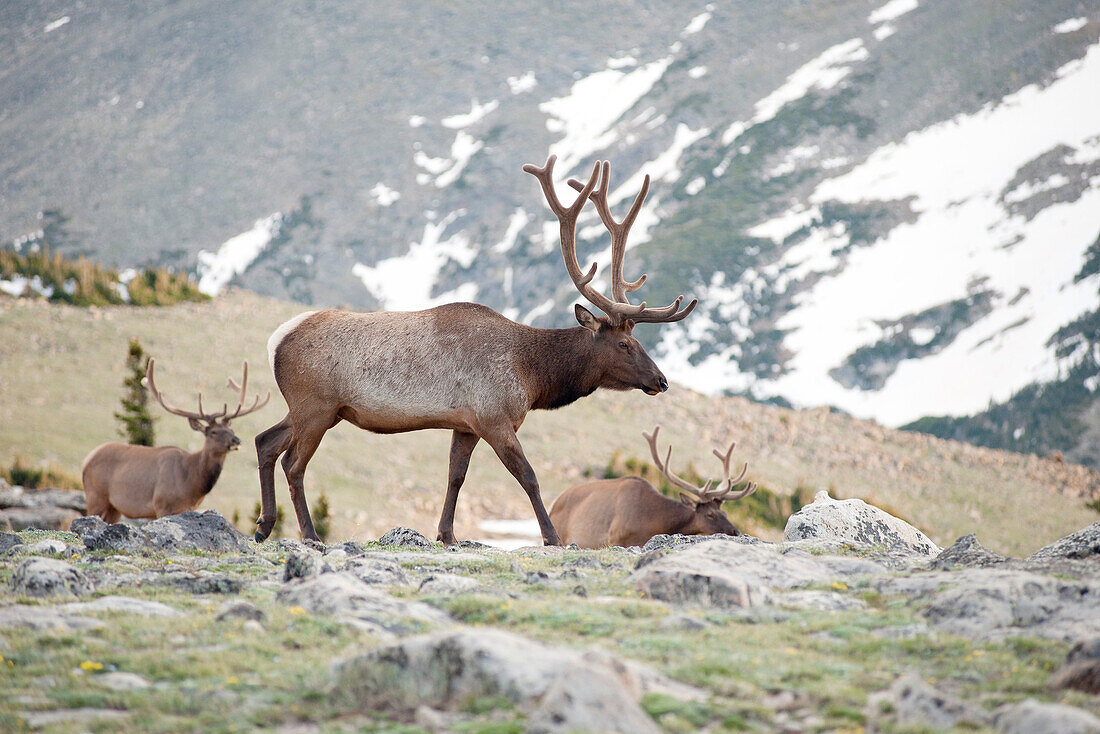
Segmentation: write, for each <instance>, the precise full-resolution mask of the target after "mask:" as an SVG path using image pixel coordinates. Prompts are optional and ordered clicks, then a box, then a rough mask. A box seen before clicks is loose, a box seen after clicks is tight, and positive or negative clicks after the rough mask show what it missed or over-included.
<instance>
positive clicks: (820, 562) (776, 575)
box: [631, 540, 884, 608]
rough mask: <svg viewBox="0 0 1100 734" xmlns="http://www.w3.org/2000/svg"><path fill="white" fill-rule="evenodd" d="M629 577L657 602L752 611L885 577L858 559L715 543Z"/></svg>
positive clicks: (678, 554)
mask: <svg viewBox="0 0 1100 734" xmlns="http://www.w3.org/2000/svg"><path fill="white" fill-rule="evenodd" d="M643 561H646V562H643V563H640V564H639V566H638V569H637V570H636V571H635V572H634V574H633V575H632V576H631V579H632V580H633V581H634V584H635V585H636V586H637V588H638V590H639V591H641V592H642V593H644V594H645V595H647V596H649V597H652V598H654V599H661V600H663V601H668V602H672V603H675V604H693V605H698V606H705V607H720V608H730V607H751V606H757V605H760V604H767V603H770V602H772V601H774V599H773V594H772V591H773V590H774V589H792V588H797V587H802V586H810V585H812V584H827V583H833V582H837V581H847V580H849V579H851V578H853V577H856V576H869V575H874V574H879V573H882V572H883V571H884V569H883V567H882V566H880V565H878V564H876V563H872V562H870V561H865V560H861V559H857V558H844V557H839V556H812V555H810V554H809V553H806V552H804V551H801V550H796V549H785V548H781V547H778V546H775V545H772V544H769V543H756V544H748V543H735V542H730V541H728V540H712V541H709V542H706V543H697V544H695V545H692V546H689V547H688V548H687V549H686V550H682V551H678V552H674V553H669V554H667V555H664V556H661V557H659V558H657V559H656V560H647V559H643Z"/></svg>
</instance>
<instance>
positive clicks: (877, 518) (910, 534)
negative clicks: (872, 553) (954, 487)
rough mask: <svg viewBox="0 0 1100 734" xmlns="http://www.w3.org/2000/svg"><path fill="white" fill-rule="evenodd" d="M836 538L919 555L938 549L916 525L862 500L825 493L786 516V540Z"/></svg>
mask: <svg viewBox="0 0 1100 734" xmlns="http://www.w3.org/2000/svg"><path fill="white" fill-rule="evenodd" d="M811 538H813V539H818V540H839V541H842V542H846V543H852V544H854V545H862V546H884V547H885V548H886V549H887V550H902V551H905V552H907V553H910V554H913V555H918V556H935V555H937V554H939V552H940V548H939V546H937V545H936V544H935V543H933V542H932V540H931V539H930V538H929V537H928V536H927V535H925V534H924V533H922V532H921V531H920V530H918V529H917V528H915V527H913V526H912V525H910V524H909V523H907V522H905V521H904V520H902V519H900V518H897V517H894V516H893V515H891V514H890V513H889V512H886V511H885V510H880V509H879V508H877V507H874V506H873V505H869V504H867V503H866V502H864V501H863V500H861V499H848V500H834V499H833V498H832V497H830V496H829V493H828V492H825V491H821V492H818V493H817V494H816V495H814V501H813V502H812V503H810V504H808V505H806V506H805V507H803V508H802V509H801V510H799V511H798V512H796V513H794V514H793V515H791V516H790V517H789V518H787V526H786V528H784V530H783V539H784V540H787V541H797V540H807V539H811Z"/></svg>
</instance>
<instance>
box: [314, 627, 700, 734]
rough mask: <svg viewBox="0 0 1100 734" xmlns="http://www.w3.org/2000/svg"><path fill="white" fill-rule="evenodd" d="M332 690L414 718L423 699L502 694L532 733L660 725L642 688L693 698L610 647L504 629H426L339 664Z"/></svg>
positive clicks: (342, 700) (459, 700)
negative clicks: (573, 644) (557, 643)
mask: <svg viewBox="0 0 1100 734" xmlns="http://www.w3.org/2000/svg"><path fill="white" fill-rule="evenodd" d="M333 673H334V675H333V677H334V681H335V683H334V686H333V690H332V696H333V698H334V699H335V700H336V701H337V703H338V704H339V705H342V706H345V707H348V708H351V709H353V710H361V711H375V710H385V711H390V712H393V713H395V714H397V715H399V716H402V717H405V718H409V717H411V716H412V715H413V714H414V712H415V711H416V710H417V708H418V707H420V706H429V707H431V708H434V709H444V710H448V711H456V710H463V709H464V708H465V707H467V706H468V705H469V704H470V703H472V702H473V701H475V700H477V699H479V698H484V697H489V696H499V697H503V698H505V699H507V700H509V701H511V702H513V703H514V704H515V705H516V706H517V708H519V709H520V710H521V711H522V712H523V713H525V714H526V716H527V728H528V730H529V731H533V732H571V731H600V732H658V731H660V729H659V728H658V727H657V725H656V724H655V723H654V721H653V720H652V719H650V718H649V716H648V715H646V714H645V712H644V711H643V710H642V709H641V707H640V706H639V705H638V700H639V699H640V697H641V696H642V695H644V694H646V693H651V692H664V693H669V694H672V695H676V696H678V697H689V698H690V697H696V696H697V695H698V692H697V691H694V689H689V688H687V687H686V686H681V685H678V684H671V683H670V682H668V681H665V680H664V679H662V678H661V676H659V675H657V674H656V673H654V672H653V671H651V670H649V669H647V668H644V667H643V666H640V665H637V664H632V663H628V662H625V661H622V660H618V659H616V658H614V657H612V656H610V655H608V654H607V653H601V652H597V651H588V652H580V651H577V650H571V649H566V648H557V647H550V646H548V645H543V644H541V643H538V642H533V641H531V640H527V639H525V638H523V637H519V636H517V635H514V634H511V633H508V632H503V631H500V630H464V631H460V632H451V633H443V634H435V635H423V636H419V637H414V638H410V639H407V640H404V641H402V642H400V643H397V644H394V645H390V646H388V647H383V648H379V649H375V650H372V651H370V652H368V653H366V654H363V655H358V656H356V657H353V658H350V659H348V660H344V661H342V662H339V663H337V664H336V665H335V666H334V669H333Z"/></svg>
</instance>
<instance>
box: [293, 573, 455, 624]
mask: <svg viewBox="0 0 1100 734" xmlns="http://www.w3.org/2000/svg"><path fill="white" fill-rule="evenodd" d="M276 598H277V599H278V600H279V601H280V602H281V603H283V604H285V605H287V606H290V607H298V608H300V609H302V610H304V611H307V612H312V613H314V614H322V615H325V616H330V617H335V618H336V619H337V620H339V621H341V622H344V623H347V624H350V625H353V626H355V627H358V628H360V629H364V630H366V631H368V632H373V633H375V634H379V635H382V636H389V635H393V634H406V633H409V632H413V631H417V629H416V628H418V627H420V628H422V627H424V626H431V625H439V624H446V623H448V622H449V621H450V617H449V616H448V615H447V614H446V613H445V612H441V611H440V610H438V609H435V608H434V607H430V606H428V605H427V604H421V603H419V602H407V601H404V600H402V599H397V598H394V597H392V596H390V595H389V594H386V593H384V592H381V591H379V590H377V589H376V588H373V587H371V586H368V585H367V584H365V583H363V582H362V581H360V580H359V579H357V578H355V577H354V576H352V575H351V574H349V573H344V572H333V573H322V574H319V575H316V576H310V577H309V578H306V579H298V580H295V581H291V582H290V583H288V584H286V585H285V586H284V587H283V588H282V589H280V590H279V593H278V595H277V597H276Z"/></svg>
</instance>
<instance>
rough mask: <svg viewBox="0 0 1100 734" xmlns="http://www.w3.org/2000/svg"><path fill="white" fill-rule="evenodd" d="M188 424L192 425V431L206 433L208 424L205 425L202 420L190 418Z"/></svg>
mask: <svg viewBox="0 0 1100 734" xmlns="http://www.w3.org/2000/svg"><path fill="white" fill-rule="evenodd" d="M187 425H189V426H191V430H192V431H198V432H199V433H206V426H204V425H203V424H202V422H201V421H198V420H195V419H194V418H188V419H187Z"/></svg>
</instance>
